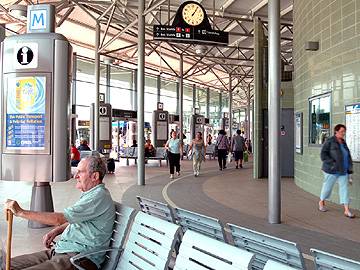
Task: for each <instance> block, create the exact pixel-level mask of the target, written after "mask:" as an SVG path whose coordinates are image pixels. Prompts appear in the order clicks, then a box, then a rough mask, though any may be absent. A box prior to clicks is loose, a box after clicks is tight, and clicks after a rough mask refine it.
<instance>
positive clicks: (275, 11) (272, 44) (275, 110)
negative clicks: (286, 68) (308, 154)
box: [268, 0, 281, 224]
mask: <svg viewBox="0 0 360 270" xmlns="http://www.w3.org/2000/svg"><path fill="white" fill-rule="evenodd" d="M268 14H269V67H268V68H269V72H268V73H269V99H268V101H269V105H268V106H269V205H268V211H269V213H268V221H269V223H271V224H277V223H281V181H280V180H281V179H280V177H281V175H280V173H281V172H280V147H279V146H280V144H279V143H280V140H279V139H280V80H281V78H280V75H281V73H280V0H269V6H268Z"/></svg>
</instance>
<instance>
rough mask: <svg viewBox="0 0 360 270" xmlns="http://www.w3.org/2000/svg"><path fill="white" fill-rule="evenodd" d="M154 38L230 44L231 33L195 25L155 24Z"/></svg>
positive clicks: (184, 41)
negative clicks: (200, 27)
mask: <svg viewBox="0 0 360 270" xmlns="http://www.w3.org/2000/svg"><path fill="white" fill-rule="evenodd" d="M153 38H154V40H166V41H173V42H183V43H196V44H209V43H212V44H221V45H228V43H229V33H227V32H223V31H218V30H211V29H195V27H175V26H167V25H154V27H153Z"/></svg>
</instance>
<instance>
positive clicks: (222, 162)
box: [215, 129, 229, 171]
mask: <svg viewBox="0 0 360 270" xmlns="http://www.w3.org/2000/svg"><path fill="white" fill-rule="evenodd" d="M215 146H217V149H218V162H219V170H220V171H222V170H223V169H226V156H227V154H228V151H229V140H228V138H227V136H226V132H225V130H223V129H222V130H220V131H219V135H218V137H217V139H216V145H215Z"/></svg>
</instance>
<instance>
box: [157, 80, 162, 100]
mask: <svg viewBox="0 0 360 270" xmlns="http://www.w3.org/2000/svg"><path fill="white" fill-rule="evenodd" d="M156 88H157V102H160V95H161V93H160V91H161V76H160V75H157V76H156Z"/></svg>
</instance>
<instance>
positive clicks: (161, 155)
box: [145, 147, 167, 167]
mask: <svg viewBox="0 0 360 270" xmlns="http://www.w3.org/2000/svg"><path fill="white" fill-rule="evenodd" d="M145 159H147V160H158V161H159V166H160V167H161V161H162V160H166V161H167V153H166V149H165V147H157V148H156V154H155V157H146V158H145Z"/></svg>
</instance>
